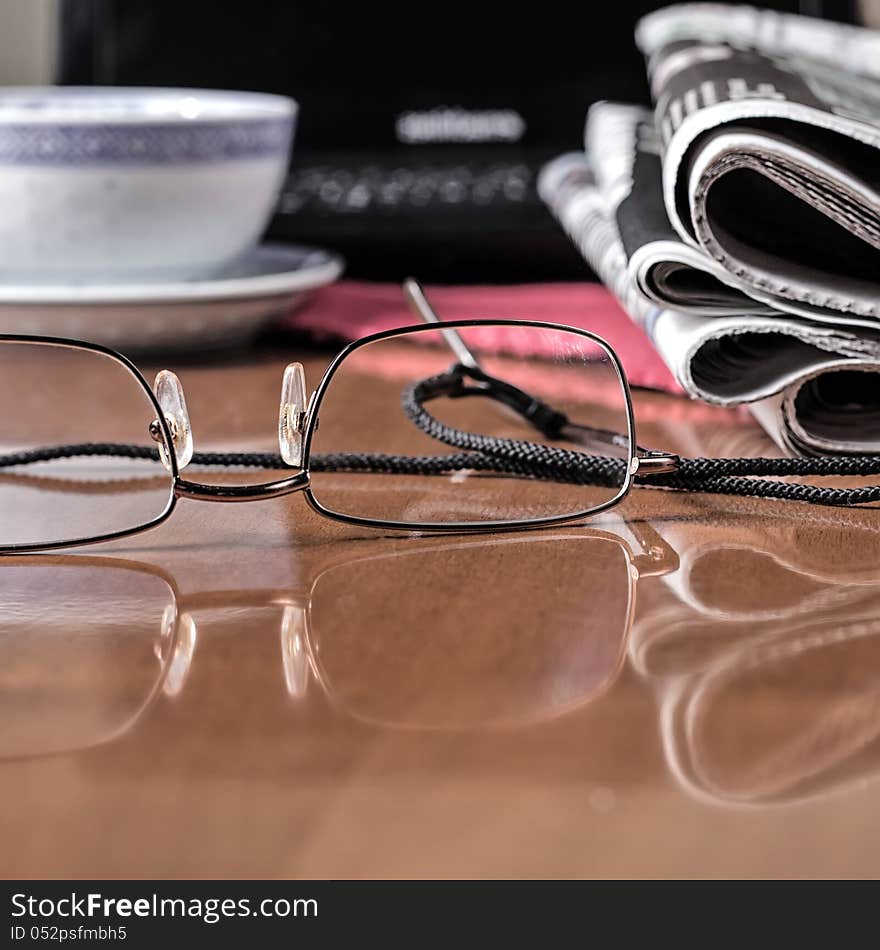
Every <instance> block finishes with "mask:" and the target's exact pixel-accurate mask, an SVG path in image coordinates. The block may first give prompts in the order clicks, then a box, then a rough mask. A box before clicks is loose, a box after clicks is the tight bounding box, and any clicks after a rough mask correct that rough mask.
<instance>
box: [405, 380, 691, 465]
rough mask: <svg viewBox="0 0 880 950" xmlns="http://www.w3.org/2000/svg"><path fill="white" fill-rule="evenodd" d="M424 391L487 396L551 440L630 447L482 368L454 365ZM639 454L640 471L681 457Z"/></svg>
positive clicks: (430, 395)
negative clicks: (585, 440) (584, 438)
mask: <svg viewBox="0 0 880 950" xmlns="http://www.w3.org/2000/svg"><path fill="white" fill-rule="evenodd" d="M466 379H470V380H473V381H474V382H475V383H476V385H473V386H468V385H465V380H466ZM421 385H422V393H423V394H424V395H425V397H426V398H428V399H431V398H436V397H438V396H446V397H448V398H450V399H460V398H463V397H465V396H486V397H488V398H490V399H494V400H495V401H496V402H500V403H502V404H503V405H505V406H507V407H508V408H510V409H513V410H514V412H516V413H517V414H518V415H519V416H521V417H522V418H523V419H525V420H526V421H527V422H529V423H530V424H531V425H532V426H534V428H535V429H537V430H538V431H539V432H540V433H541V434H542V435H545V436H547V438H548V439H556V438H559V437H564V438H568V439H571V440H572V441H578V435H583V436H587V437H588V438H589V439H590V441H592V442H599V443H602V444H603V445H608V446H609V447H613V448H616V449H623V450H626V451H628V450H629V438H628V437H627V436H625V435H623V434H622V433H620V432H614V431H612V430H611V429H599V428H596V427H594V426H586V425H581V424H580V423H577V422H572V421H571V420H570V419H569V418H568V416H567V415H566V414H565V413H564V412H560V411H559V410H558V409H554V408H553V407H552V406H550V405H548V404H547V403H545V402H543V401H542V400H540V399H538V398H536V397H535V396H532V395H531V394H530V393H527V392H526V391H525V390H522V389H520V388H519V387H517V386H514V385H512V384H511V383H508V382H505V381H504V380H503V379H498V377H496V376H492V375H490V374H489V373H487V372H485V370H482V369H480V368H478V367H477V368H471V367H468V366H462V365H461V364H459V365H456V366H454V367H452V369H451V370H449V372H447V373H443V374H442V375H440V376H436V377H434V378H433V379H431V380H424V381H423V382H422V384H421ZM636 454H637V455H638V457H639V471H640V474H657V473H659V472H661V471H662V472H671V471H675V470H676V469H677V468H678V456H676V455H671V454H669V453H667V452H655V451H653V450H652V449H646V448H643V447H642V446H640V445H637V446H636Z"/></svg>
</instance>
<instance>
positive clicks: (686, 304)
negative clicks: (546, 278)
mask: <svg viewBox="0 0 880 950" xmlns="http://www.w3.org/2000/svg"><path fill="white" fill-rule="evenodd" d="M636 42H637V43H638V45H639V47H640V48H641V50H642V52H643V53H644V54H645V56H646V58H647V61H648V71H649V74H650V79H651V90H652V96H653V98H654V101H655V103H656V108H655V110H654V112H653V114H652V113H651V112H649V111H647V110H644V109H642V108H640V107H637V106H632V105H618V104H614V103H599V104H597V105H595V106H594V107H593V108H592V109H591V110H590V113H589V116H588V119H587V128H586V149H585V152H583V153H580V152H579V153H576V154H575V153H573V154H569V155H563V156H561V157H560V158H558V159H556V160H555V161H553V162H551V164H550V165H549V166H547V167H546V168H545V169H544V170H543V172H542V175H541V179H540V182H539V187H540V190H541V194H542V196H543V198H544V200H545V201H546V202H547V204H548V205H549V206H550V208H551V209H552V210H553V212H554V213H555V214H556V216H557V217H558V218H559V220H560V222H561V223H562V224H563V226H564V227H565V229H566V230H567V231H568V233H569V234H570V235H571V237H572V238H573V239H574V240H575V241H576V243H577V244H578V246H579V247H580V248H581V251H582V253H583V254H584V256H585V257H586V258H587V260H588V261H589V262H590V264H591V266H592V267H593V269H594V270H595V271H596V273H598V274H599V276H600V277H601V278H602V280H604V281H605V283H607V284H608V285H609V286H610V287H611V288H612V289H613V290H614V291H615V293H616V294H617V295H618V296H619V297H620V299H621V301H622V303H623V305H624V307H625V309H626V310H627V311H628V313H629V314H630V315H631V317H632V318H633V319H634V320H636V321H637V322H638V323H639V324H640V325H641V326H642V327H643V328H644V329H645V331H646V332H647V333H648V335H649V336H650V338H651V340H652V341H653V343H654V345H655V346H656V347H657V350H658V351H659V353H660V354H661V356H662V357H663V358H664V360H665V361H666V363H667V364H668V365H669V368H670V369H671V370H672V372H673V373H674V374H675V376H676V378H677V379H678V380H679V382H680V383H681V385H682V387H683V388H684V389H685V391H686V392H688V393H689V394H690V395H691V396H694V397H696V398H700V399H704V400H706V401H708V402H712V403H716V404H720V405H736V404H740V403H747V404H749V405H750V407H751V408H752V411H753V412H754V414H755V416H756V417H757V418H758V420H759V421H760V422H761V423H762V424H763V425H764V427H765V428H766V429H767V431H768V432H769V433H770V435H771V436H773V438H774V439H775V440H776V442H777V443H778V444H779V445H780V446H781V447H782V448H784V449H785V450H787V451H789V452H795V453H803V454H828V453H835V452H868V453H872V454H877V453H880V33H876V32H873V31H869V30H863V29H859V28H857V27H847V26H842V25H839V24H834V23H828V22H824V21H821V20H815V19H811V18H808V17H798V16H792V15H785V14H778V13H774V12H771V11H765V10H756V9H753V8H751V7H722V6H720V5H716V4H685V5H680V6H674V7H669V8H666V9H663V10H660V11H658V12H656V13H652V14H650V15H649V16H647V17H646V18H644V19H643V20H642V21H641V22H640V23H639V26H638V29H637V32H636Z"/></svg>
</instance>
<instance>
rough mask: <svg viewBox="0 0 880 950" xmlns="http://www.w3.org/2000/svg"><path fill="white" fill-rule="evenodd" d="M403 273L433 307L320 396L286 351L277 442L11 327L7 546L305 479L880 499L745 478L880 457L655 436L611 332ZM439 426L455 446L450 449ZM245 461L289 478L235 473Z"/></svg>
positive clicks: (848, 466) (440, 507)
mask: <svg viewBox="0 0 880 950" xmlns="http://www.w3.org/2000/svg"><path fill="white" fill-rule="evenodd" d="M405 289H406V290H407V293H408V295H409V298H410V301H411V303H412V304H413V306H414V308H415V309H416V310H417V311H418V312H419V314H420V315H421V316H422V317H423V318H424V319H425V320H426V321H428V325H426V326H415V327H405V328H402V329H400V330H393V331H388V332H385V333H379V334H374V335H373V336H369V337H366V338H364V339H362V340H358V341H356V342H355V343H352V344H351V345H349V346H348V347H347V348H346V349H345V350H343V351H342V353H340V354H339V355H338V356H337V357H336V358H335V359H334V360H333V362H332V363H331V364H330V366H329V368H328V369H327V371H326V372H325V374H324V376H323V378H322V380H321V382H320V384H319V385H318V387H317V389H316V390H315V392H314V393H313V394H312V396H311V398H308V399H307V397H306V384H305V374H304V370H303V367H302V365H301V364H299V363H291V364H290V365H289V366H288V367H287V369H286V370H285V372H284V378H283V383H282V393H281V405H280V412H279V423H278V444H279V453H280V454H277V455H275V454H272V453H240V452H239V453H218V452H199V453H196V452H194V449H193V440H192V432H191V426H190V420H189V415H188V413H187V409H186V401H185V399H184V395H183V389H182V387H181V385H180V382H179V380H178V379H177V377H176V376H175V375H174V374H173V373H170V372H168V371H166V370H163V371H162V372H160V373H159V374H158V376H157V377H156V382H155V389H154V390H151V389H150V388H149V386H148V384H147V382H146V380H145V379H144V377H143V376H142V375H141V374H140V373H139V372H138V370H137V369H136V368H135V367H134V365H133V364H132V363H131V362H129V361H128V360H127V359H126V358H125V357H123V356H120V355H119V354H117V353H114V352H113V351H111V350H107V349H104V348H102V347H98V346H93V345H90V344H86V343H79V342H73V341H63V340H55V339H49V338H44V337H29V336H9V335H4V336H0V405H2V406H3V407H4V421H3V425H2V430H0V431H2V433H3V437H2V438H3V441H2V444H0V470H2V473H3V474H2V475H0V507H2V510H3V513H4V520H3V525H2V528H0V553H10V552H16V551H19V552H20V551H32V550H43V549H50V548H58V547H67V546H72V545H77V544H83V543H90V542H95V541H103V540H108V539H110V538H116V537H121V536H124V535H128V534H132V533H134V532H138V531H142V530H145V529H147V528H150V527H152V526H154V525H157V524H159V523H161V522H162V521H164V520H165V519H166V518H167V517H168V516H169V515H170V514H171V512H172V510H173V509H174V506H175V503H176V501H177V499H178V498H181V497H186V498H194V499H200V500H206V501H246V500H253V499H260V498H273V497H277V496H281V495H285V494H289V493H291V492H296V491H303V492H304V493H305V496H306V499H307V501H308V502H309V504H310V505H311V506H312V507H313V508H314V509H315V510H316V511H318V512H319V513H321V514H323V515H326V516H328V517H330V518H334V519H337V520H341V521H345V522H349V523H355V524H360V525H371V526H376V527H384V528H395V529H408V530H455V531H468V530H486V529H511V528H521V527H538V526H547V525H553V524H560V523H564V522H569V521H574V520H578V519H581V518H584V517H585V516H587V515H590V514H594V513H596V512H599V511H602V510H604V509H606V508H608V507H610V506H611V505H614V504H616V503H617V502H619V501H620V500H621V499H622V498H623V497H624V496H625V495H626V493H627V491H628V490H629V488H630V486H631V485H632V483H633V479H634V478H636V477H639V478H643V479H645V480H646V481H647V482H649V483H653V484H658V485H664V486H666V487H673V488H683V489H688V490H705V491H716V492H721V493H725V494H761V495H767V496H771V497H781V498H795V499H802V500H807V501H818V502H821V503H826V504H852V503H856V502H866V501H872V500H877V499H878V498H880V487H878V488H876V489H875V488H862V489H818V488H814V487H812V486H806V485H792V484H786V483H779V482H773V481H767V480H764V479H755V478H741V477H733V476H740V475H755V474H757V475H764V474H782V475H784V474H792V473H798V474H809V473H812V474H841V473H843V474H846V473H850V474H851V473H856V474H869V473H872V472H874V471H880V459H864V458H863V459H860V460H856V461H853V460H852V459H848V460H847V459H842V460H829V459H821V460H814V461H813V462H810V461H809V460H804V459H716V460H706V459H702V460H700V459H679V458H678V457H677V456H675V455H670V454H668V453H662V452H653V451H649V450H646V449H642V448H640V447H639V446H638V445H636V442H635V437H634V422H633V411H632V402H631V398H630V393H629V388H628V385H627V382H626V377H625V376H624V373H623V369H622V367H621V365H620V361H619V360H618V358H617V356H616V355H615V354H614V352H613V350H612V349H611V348H610V347H609V346H608V344H607V343H605V342H604V341H603V340H601V339H600V338H599V337H596V336H595V335H593V334H591V333H588V332H587V331H585V330H577V329H573V328H571V327H563V326H558V325H555V324H549V323H539V322H532V321H517V320H498V321H473V320H468V321H453V322H448V323H440V322H439V320H438V319H437V317H436V314H434V313H433V311H432V310H431V308H430V306H429V304H428V302H427V300H426V299H425V298H424V295H423V294H422V292H421V289H420V288H419V287H418V285H417V284H416V283H415V282H408V283H407V284H406V285H405ZM450 350H451V351H452V353H453V354H454V356H455V361H454V362H453V363H452V364H451V365H450V363H449V352H450ZM477 353H479V354H480V357H479V358H478V357H477V356H476V355H475V354H477ZM428 404H430V406H431V409H430V411H429V410H428V408H427V405H428ZM319 424H320V425H319ZM150 440H152V442H151V441H150ZM438 444H439V445H442V446H444V447H445V448H446V449H449V450H452V451H446V452H444V453H442V454H437V447H438ZM820 463H821V464H820ZM190 465H192V466H203V467H207V468H208V469H215V470H216V469H220V470H221V471H222V472H223V474H222V476H218V477H217V478H216V480H215V481H213V483H207V482H204V481H193V480H189V479H184V478H183V477H182V476H181V472H182V471H183V470H184V469H185V468H186V467H187V466H190ZM236 468H239V469H240V468H247V469H264V470H273V469H274V470H277V471H278V472H279V477H277V478H275V479H274V480H272V481H269V482H268V483H261V484H254V483H253V482H251V483H249V484H234V483H231V482H230V478H231V476H230V474H229V473H230V470H232V469H236ZM291 469H294V470H295V471H294V472H293V473H291ZM215 474H217V473H216V472H215Z"/></svg>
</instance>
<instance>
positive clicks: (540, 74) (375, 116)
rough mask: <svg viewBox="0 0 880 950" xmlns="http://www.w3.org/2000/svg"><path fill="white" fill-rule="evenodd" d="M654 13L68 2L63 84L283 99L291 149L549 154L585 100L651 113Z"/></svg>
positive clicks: (627, 5)
mask: <svg viewBox="0 0 880 950" xmlns="http://www.w3.org/2000/svg"><path fill="white" fill-rule="evenodd" d="M659 5H660V4H658V3H657V2H656V0H654V2H652V0H618V2H616V3H613V4H595V3H577V4H572V3H554V2H550V3H547V2H545V3H541V4H527V5H526V4H524V5H517V4H508V5H505V7H503V8H499V7H497V6H494V5H493V6H492V7H490V6H489V5H480V4H475V3H473V2H470V3H463V2H458V0H449V2H443V3H441V4H433V5H412V6H411V7H410V8H409V10H408V12H405V13H401V12H400V11H401V9H403V8H400V7H397V6H395V7H393V8H392V7H391V6H390V5H387V6H385V5H381V4H379V5H376V4H359V5H347V6H339V5H336V4H329V3H321V2H310V3H291V2H285V3H274V4H269V3H259V4H253V5H246V4H230V5H223V4H218V3H214V2H211V3H209V2H204V0H188V2H187V3H180V2H179V0H73V2H68V3H67V4H66V6H65V8H64V40H63V43H62V58H61V74H60V79H61V81H62V82H65V83H85V84H89V83H94V82H96V83H101V84H110V85H138V84H145V85H181V86H206V87H220V88H240V89H255V90H264V91H274V92H281V93H285V94H288V95H291V96H293V97H294V98H296V99H297V100H298V101H299V102H300V105H301V106H302V110H301V114H300V121H299V128H298V131H297V148H298V149H300V150H302V149H315V150H322V151H323V150H334V149H342V148H361V149H377V148H378V149H383V148H394V147H395V146H410V145H432V146H437V145H445V144H455V145H462V144H466V145H472V144H479V145H490V144H499V145H504V144H514V143H516V144H518V145H521V146H524V147H535V146H538V147H541V148H542V149H543V148H546V149H547V151H548V152H552V151H559V150H562V149H566V148H574V147H577V146H578V145H579V143H580V137H581V132H582V129H583V122H584V115H585V112H586V108H587V106H588V105H589V103H590V102H592V101H595V100H596V99H600V98H603V99H620V100H625V101H637V102H647V87H646V82H645V68H644V62H643V60H642V58H641V55H640V54H639V52H638V51H637V50H636V48H635V44H634V41H633V29H634V25H635V22H636V20H637V19H638V18H639V17H640V16H641V15H642V14H643V13H645V12H647V11H649V10H651V9H655V8H656V7H657V6H659ZM771 5H772V6H775V7H778V8H780V9H788V10H792V11H794V10H797V9H798V6H799V4H798V3H797V0H794V2H787V3H786V2H781V3H773V4H771Z"/></svg>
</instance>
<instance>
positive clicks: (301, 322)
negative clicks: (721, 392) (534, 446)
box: [286, 280, 681, 393]
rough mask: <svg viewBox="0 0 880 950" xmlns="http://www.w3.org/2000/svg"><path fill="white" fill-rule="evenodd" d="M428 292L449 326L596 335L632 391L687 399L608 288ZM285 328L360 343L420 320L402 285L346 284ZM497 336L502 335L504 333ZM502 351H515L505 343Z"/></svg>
mask: <svg viewBox="0 0 880 950" xmlns="http://www.w3.org/2000/svg"><path fill="white" fill-rule="evenodd" d="M426 293H427V295H428V299H429V300H430V301H431V303H432V305H433V306H434V308H435V310H436V311H437V312H438V313H439V314H440V316H441V317H444V318H445V319H448V320H471V319H487V320H491V319H492V318H497V319H508V318H522V319H527V320H546V321H548V322H550V323H565V324H568V325H570V326H573V327H579V328H580V329H583V330H590V331H592V332H593V333H596V334H598V335H599V336H600V337H602V338H603V339H604V340H607V341H608V343H610V344H611V346H612V347H613V348H614V350H615V351H616V352H617V355H618V356H619V357H620V359H621V362H622V363H623V366H624V369H625V370H626V375H627V377H628V378H629V381H630V382H631V383H632V384H633V385H636V386H650V387H652V388H654V389H663V390H666V391H667V392H674V393H680V392H681V388H680V387H679V385H678V384H677V383H676V382H675V379H674V378H673V376H672V374H671V373H670V372H669V370H668V369H667V368H666V365H665V364H664V363H663V361H662V360H661V359H660V357H659V356H658V355H657V353H656V351H655V350H654V347H653V346H652V345H651V342H650V341H649V340H648V338H647V336H645V334H644V332H643V331H642V330H640V329H639V328H638V327H637V326H635V325H634V324H633V323H632V321H631V320H630V319H629V318H628V317H627V315H626V314H625V313H624V312H623V310H621V308H620V306H619V305H618V303H617V301H616V300H615V299H614V297H613V296H612V294H610V293H609V292H608V291H607V290H606V289H605V288H604V287H603V286H601V284H588V283H575V284H522V285H516V286H501V287H495V286H484V287H427V288H426ZM286 322H287V325H288V326H289V327H291V328H295V329H298V330H303V331H306V332H308V333H310V334H311V335H312V336H314V337H315V338H317V339H321V338H323V339H329V338H336V339H344V340H354V339H357V338H359V337H362V336H367V335H368V334H370V333H377V332H379V331H381V330H390V329H392V328H394V327H402V326H407V325H408V324H412V323H415V322H416V318H415V317H414V316H413V315H412V313H411V312H410V310H409V308H408V307H407V305H406V301H405V300H404V297H403V293H402V292H401V289H400V287H399V286H398V285H397V284H378V283H366V282H363V281H354V280H343V281H340V282H339V283H336V284H333V285H331V286H329V287H324V288H323V289H321V290H319V291H316V292H315V294H314V295H313V296H312V297H310V298H309V300H308V302H307V303H306V304H305V305H304V306H303V307H302V308H301V309H299V310H297V311H295V312H294V313H293V314H291V315H290V316H289V317H288V318H287V321H286ZM498 335H499V336H503V330H499V331H498ZM495 345H496V346H497V348H498V349H509V348H510V347H508V346H506V345H505V342H504V340H503V339H500V338H499V339H497V340H495Z"/></svg>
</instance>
